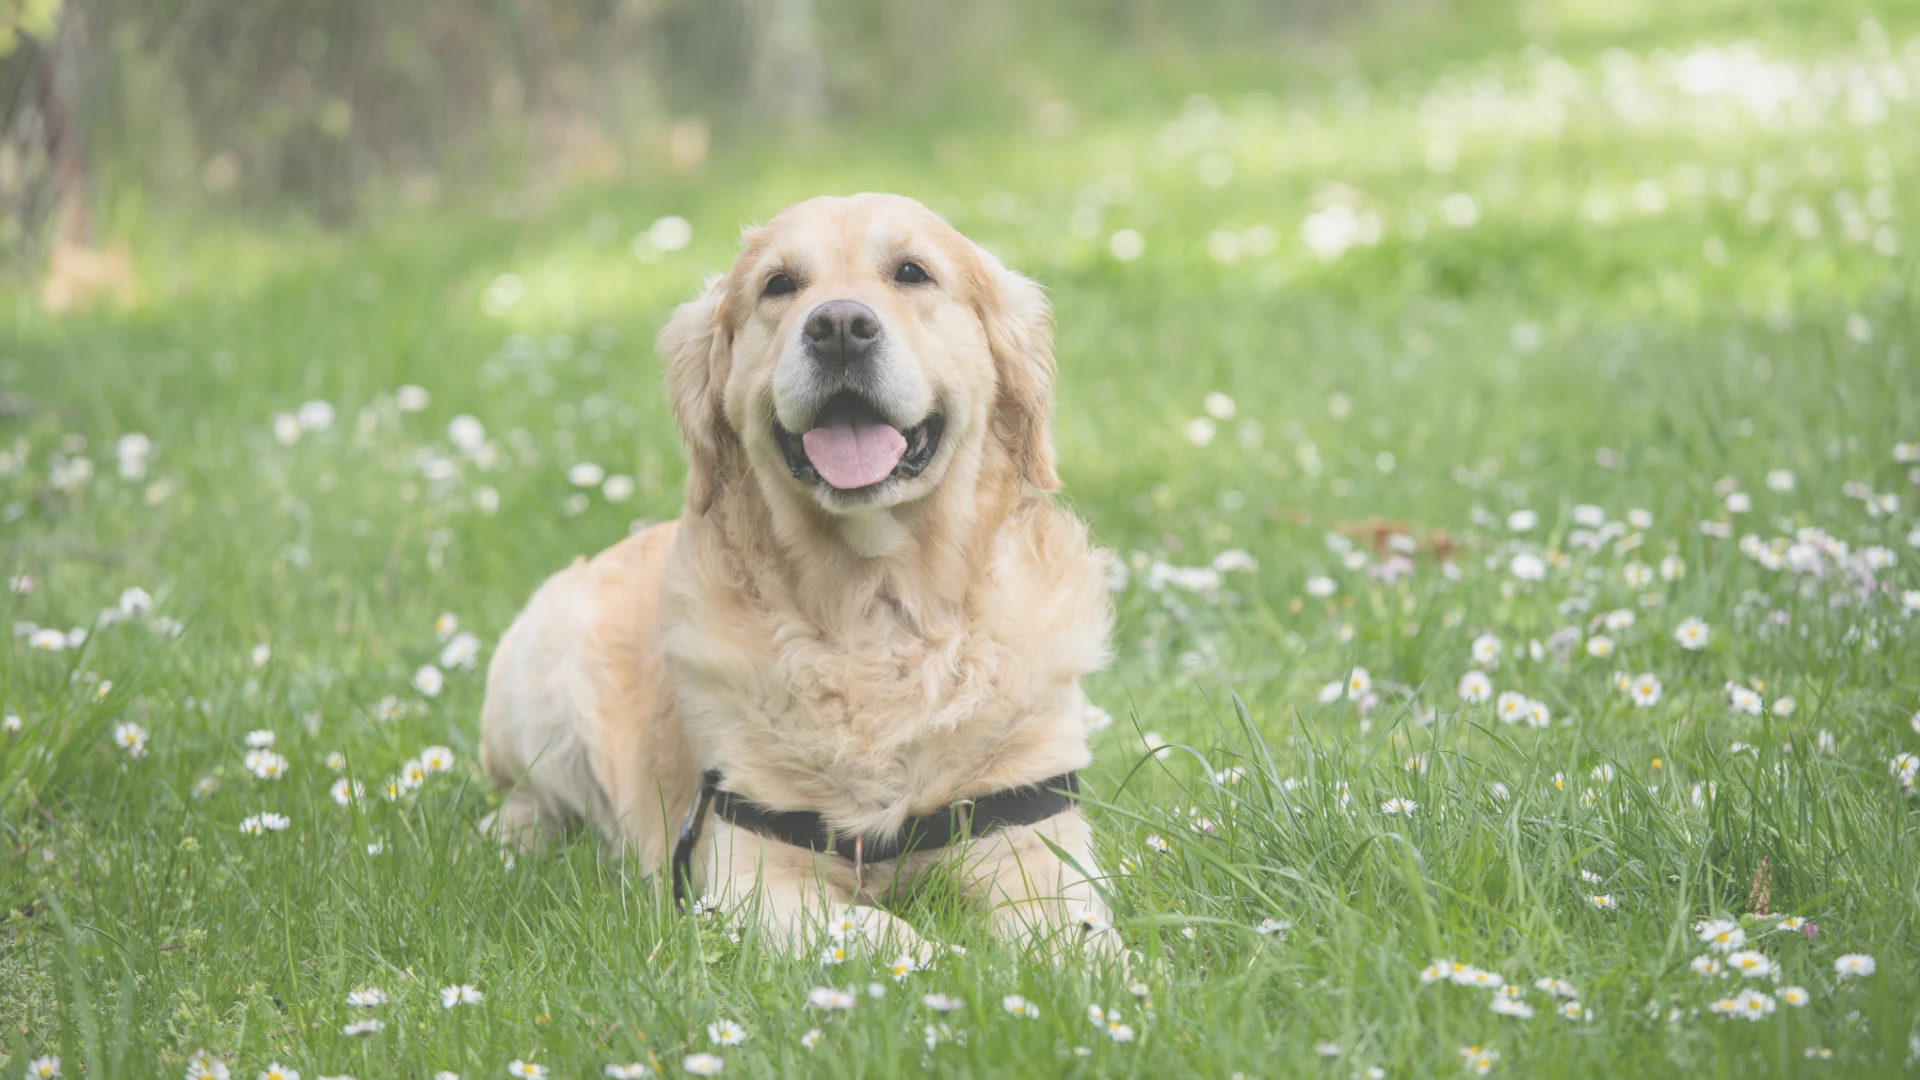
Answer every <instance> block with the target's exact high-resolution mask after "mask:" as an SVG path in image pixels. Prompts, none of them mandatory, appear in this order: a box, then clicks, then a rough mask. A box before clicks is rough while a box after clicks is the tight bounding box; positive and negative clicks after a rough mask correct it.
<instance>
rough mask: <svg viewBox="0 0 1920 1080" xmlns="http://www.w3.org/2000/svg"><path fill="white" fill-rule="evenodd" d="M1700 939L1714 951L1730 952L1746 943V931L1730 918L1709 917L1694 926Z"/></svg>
mask: <svg viewBox="0 0 1920 1080" xmlns="http://www.w3.org/2000/svg"><path fill="white" fill-rule="evenodd" d="M1694 930H1695V932H1697V933H1698V934H1699V935H1700V940H1701V941H1703V942H1705V943H1706V946H1707V948H1709V949H1712V950H1713V951H1714V952H1720V953H1730V952H1733V951H1734V950H1735V949H1738V948H1740V947H1741V946H1742V945H1745V944H1746V943H1747V932H1746V931H1745V930H1742V929H1740V924H1739V923H1737V922H1734V921H1733V920H1732V919H1710V920H1708V921H1706V922H1703V923H1701V924H1700V925H1699V926H1696V927H1694Z"/></svg>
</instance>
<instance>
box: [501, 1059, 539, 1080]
mask: <svg viewBox="0 0 1920 1080" xmlns="http://www.w3.org/2000/svg"><path fill="white" fill-rule="evenodd" d="M507 1075H508V1076H511V1077H515V1078H516V1080H546V1077H547V1067H546V1066H545V1065H536V1064H534V1063H533V1062H531V1061H521V1060H520V1059H518V1058H515V1059H514V1060H512V1061H510V1062H508V1063H507Z"/></svg>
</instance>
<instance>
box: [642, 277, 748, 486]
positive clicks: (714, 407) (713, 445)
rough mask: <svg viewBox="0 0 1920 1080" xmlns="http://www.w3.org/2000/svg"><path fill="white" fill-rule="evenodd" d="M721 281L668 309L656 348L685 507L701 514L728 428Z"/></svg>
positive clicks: (716, 475)
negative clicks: (678, 448)
mask: <svg viewBox="0 0 1920 1080" xmlns="http://www.w3.org/2000/svg"><path fill="white" fill-rule="evenodd" d="M726 295H727V293H726V281H725V279H716V280H714V281H712V282H709V283H708V285H707V289H706V291H705V292H703V293H701V294H700V296H698V297H696V298H695V299H692V300H689V301H687V302H686V303H684V304H681V305H680V306H679V307H677V308H675V309H674V311H673V317H672V318H670V319H668V320H667V325H666V326H664V327H662V328H661V330H660V340H659V342H658V343H657V344H656V346H655V347H656V348H657V349H658V350H659V352H660V358H661V359H662V360H663V361H665V362H666V367H667V400H668V402H669V403H671V404H672V406H673V419H674V422H675V423H676V424H678V425H679V427H680V441H681V442H682V443H684V444H686V448H687V507H688V509H689V510H690V511H691V512H692V513H695V514H704V513H706V512H707V508H708V507H710V506H712V505H713V497H714V495H715V494H717V493H718V491H719V485H720V473H721V465H722V455H724V454H725V453H726V452H727V446H728V443H729V442H730V440H731V432H729V431H728V429H727V420H726V416H725V414H724V412H723V411H722V408H723V402H722V396H723V394H724V392H725V389H726V385H727V373H728V367H729V355H728V351H729V345H730V343H731V342H730V338H731V334H730V333H729V332H728V330H727V326H726V323H725V321H724V320H723V319H722V318H721V307H722V305H723V303H724V301H725V300H726Z"/></svg>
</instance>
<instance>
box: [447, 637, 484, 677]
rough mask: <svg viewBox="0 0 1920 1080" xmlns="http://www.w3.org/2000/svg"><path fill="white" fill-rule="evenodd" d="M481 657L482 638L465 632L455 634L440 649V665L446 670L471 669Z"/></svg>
mask: <svg viewBox="0 0 1920 1080" xmlns="http://www.w3.org/2000/svg"><path fill="white" fill-rule="evenodd" d="M479 658H480V639H479V638H477V637H474V636H473V635H472V634H468V633H465V632H462V633H458V634H455V635H453V640H452V641H449V642H447V643H446V644H445V645H444V646H442V647H441V649H440V667H441V668H442V669H445V670H452V669H459V670H463V671H470V670H472V669H473V666H474V664H475V662H477V661H478V660H479Z"/></svg>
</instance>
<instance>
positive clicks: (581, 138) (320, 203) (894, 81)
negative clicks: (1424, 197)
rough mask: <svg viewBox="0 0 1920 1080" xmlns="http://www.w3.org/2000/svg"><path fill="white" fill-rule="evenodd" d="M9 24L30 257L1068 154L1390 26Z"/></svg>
mask: <svg viewBox="0 0 1920 1080" xmlns="http://www.w3.org/2000/svg"><path fill="white" fill-rule="evenodd" d="M0 8H5V9H7V10H6V11H5V13H0V57H4V60H0V123H3V124H4V133H5V142H4V145H3V146H0V211H3V212H4V226H3V228H4V232H3V233H0V244H3V245H4V247H5V249H6V250H7V251H9V252H10V253H14V254H16V255H22V254H24V255H30V254H31V253H33V252H34V251H36V250H44V249H46V248H47V247H48V245H49V242H50V239H49V238H53V237H57V238H63V239H66V240H68V241H71V242H76V243H77V242H81V241H83V240H84V239H85V238H86V237H88V236H89V235H90V234H91V233H92V232H93V231H94V230H93V228H92V222H91V220H90V216H89V210H90V209H94V208H97V207H100V206H102V205H105V206H111V207H115V208H117V209H119V210H120V211H121V212H122V213H123V214H125V213H133V212H135V211H134V207H132V206H131V205H129V204H131V203H141V204H145V203H147V202H148V201H153V202H159V203H163V204H168V205H173V206H179V205H181V204H198V205H203V206H206V207H210V208H216V209H218V210H220V211H222V212H230V211H236V210H238V211H255V212H257V211H260V210H262V209H272V210H274V211H276V212H285V211H292V212H298V213H304V214H310V215H312V216H313V217H314V218H315V219H317V220H320V221H324V222H329V223H340V222H345V221H348V220H351V219H353V218H354V217H355V215H356V214H360V213H363V212H365V211H366V210H368V209H369V208H371V207H378V206H390V205H392V204H394V203H401V204H406V205H414V206H417V205H421V204H427V203H432V202H434V201H435V200H437V199H440V198H442V197H446V196H448V195H454V196H459V195H471V194H474V193H476V192H498V191H501V190H510V191H513V192H514V193H516V194H517V195H518V196H519V197H520V198H522V199H536V200H537V199H538V198H539V196H540V193H542V192H547V191H551V190H552V189H553V188H555V187H558V186H564V185H567V184H569V183H571V182H578V181H582V180H587V181H607V180H611V179H615V178H619V177H622V176H630V175H659V174H669V175H688V174H697V173H699V172H701V171H702V170H704V169H707V168H710V167H711V165H712V162H713V161H714V160H715V159H716V158H724V157H726V156H728V155H729V154H732V153H733V152H735V151H736V150H737V148H739V147H740V146H742V145H743V144H750V145H753V146H756V147H762V148H764V147H765V146H766V145H767V144H768V143H769V142H770V141H771V142H776V143H786V144H801V145H804V144H807V143H809V142H810V141H814V140H817V139H819V138H820V137H821V136H823V135H826V134H829V133H832V132H835V131H845V130H849V129H852V128H855V127H858V128H860V129H862V130H866V131H869V132H871V131H874V130H877V129H894V130H903V129H906V128H909V127H911V126H913V125H917V124H921V123H925V122H927V121H929V120H939V121H943V122H946V123H970V124H973V125H980V126H996V125H998V126H1005V125H1016V126H1018V127H1021V128H1029V127H1030V128H1031V129H1032V130H1034V131H1036V132H1040V133H1043V134H1052V135H1056V136H1057V135H1065V134H1067V133H1068V132H1070V131H1071V130H1072V129H1073V128H1074V127H1075V125H1076V123H1077V121H1078V119H1079V114H1080V111H1081V110H1083V109H1086V108H1088V107H1090V106H1092V107H1098V106H1099V104H1100V103H1101V101H1102V100H1103V99H1109V100H1111V99H1112V98H1113V97H1114V96H1115V95H1114V92H1115V90H1116V89H1117V88H1119V87H1121V86H1125V85H1127V84H1133V83H1136V81H1137V80H1140V79H1142V78H1143V77H1145V76H1146V70H1145V69H1147V68H1152V69H1155V70H1156V71H1157V73H1158V74H1159V75H1160V76H1161V77H1162V78H1164V77H1165V76H1166V75H1168V74H1170V73H1171V72H1172V71H1174V70H1177V69H1179V68H1182V67H1194V66H1199V65H1203V64H1209V63H1218V62H1220V61H1221V60H1222V59H1223V58H1235V59H1240V60H1243V61H1247V62H1251V63H1253V64H1255V65H1257V64H1258V63H1259V59H1260V58H1261V57H1263V56H1264V58H1265V59H1266V60H1269V61H1270V60H1272V59H1273V58H1274V50H1276V49H1285V50H1288V51H1289V52H1290V53H1297V54H1298V55H1297V56H1295V57H1294V59H1296V60H1300V59H1305V58H1306V57H1308V56H1311V55H1312V54H1313V53H1314V52H1315V51H1316V50H1317V51H1319V52H1320V53H1321V56H1320V59H1321V60H1322V61H1325V60H1328V59H1333V60H1334V61H1335V62H1337V56H1332V55H1330V54H1333V53H1337V52H1338V50H1337V48H1336V47H1335V46H1334V44H1333V41H1332V39H1331V38H1330V37H1328V36H1327V35H1328V33H1329V32H1330V31H1332V30H1334V29H1337V28H1339V27H1340V26H1341V24H1342V23H1343V22H1346V21H1351V20H1354V19H1356V18H1360V17H1363V16H1365V15H1367V14H1368V12H1366V11H1365V10H1364V6H1363V5H1351V4H1340V3H1335V2H1333V0H1219V2H1215V3H1207V4H1200V5H1195V4H1191V3H1176V2H1171V0H1056V2H1048V3H1021V2H1017V0H983V2H979V3H969V4H957V5H956V4H949V3H944V2H937V0H897V2H888V0H452V2H447V3H431V4H390V3H383V2H380V0H324V2H323V0H260V2H236V0H5V3H4V4H3V5H0ZM1374 14H1376V15H1377V13H1374ZM1303 42H1305V43H1308V44H1310V45H1311V46H1313V47H1311V48H1300V47H1299V46H1301V45H1302V43H1303ZM1262 75H1263V76H1265V77H1266V78H1268V79H1275V80H1280V81H1284V80H1285V79H1286V78H1287V77H1288V76H1287V72H1286V70H1284V68H1281V69H1272V68H1269V69H1268V70H1265V71H1263V72H1262ZM1135 93H1136V94H1137V90H1136V92H1135ZM1124 96H1134V95H1124ZM501 209H503V210H507V211H510V210H511V207H502V208H501Z"/></svg>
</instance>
